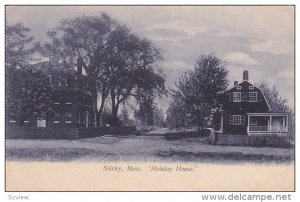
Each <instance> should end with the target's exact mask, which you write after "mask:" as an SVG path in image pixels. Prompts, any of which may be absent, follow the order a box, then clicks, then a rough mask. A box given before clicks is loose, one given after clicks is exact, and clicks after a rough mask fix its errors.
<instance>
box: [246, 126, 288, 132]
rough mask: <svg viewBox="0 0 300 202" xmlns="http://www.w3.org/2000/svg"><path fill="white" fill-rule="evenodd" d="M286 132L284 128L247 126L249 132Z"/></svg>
mask: <svg viewBox="0 0 300 202" xmlns="http://www.w3.org/2000/svg"><path fill="white" fill-rule="evenodd" d="M258 131H262V132H287V127H284V126H249V132H258Z"/></svg>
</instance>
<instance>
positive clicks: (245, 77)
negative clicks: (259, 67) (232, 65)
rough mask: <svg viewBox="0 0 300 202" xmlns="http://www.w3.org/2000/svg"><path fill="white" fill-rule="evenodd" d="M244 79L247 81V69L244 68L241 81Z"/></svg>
mask: <svg viewBox="0 0 300 202" xmlns="http://www.w3.org/2000/svg"><path fill="white" fill-rule="evenodd" d="M244 80H246V81H249V73H248V71H247V70H245V71H244V72H243V81H244Z"/></svg>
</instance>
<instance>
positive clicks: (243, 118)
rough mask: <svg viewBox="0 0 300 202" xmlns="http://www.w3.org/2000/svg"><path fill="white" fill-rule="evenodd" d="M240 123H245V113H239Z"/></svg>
mask: <svg viewBox="0 0 300 202" xmlns="http://www.w3.org/2000/svg"><path fill="white" fill-rule="evenodd" d="M241 125H245V115H241Z"/></svg>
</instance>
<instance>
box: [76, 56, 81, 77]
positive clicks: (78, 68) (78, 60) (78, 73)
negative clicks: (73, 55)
mask: <svg viewBox="0 0 300 202" xmlns="http://www.w3.org/2000/svg"><path fill="white" fill-rule="evenodd" d="M77 75H78V76H81V75H82V59H81V58H78V59H77Z"/></svg>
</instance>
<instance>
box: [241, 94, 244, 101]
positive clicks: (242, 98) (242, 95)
mask: <svg viewBox="0 0 300 202" xmlns="http://www.w3.org/2000/svg"><path fill="white" fill-rule="evenodd" d="M241 101H242V102H245V93H241Z"/></svg>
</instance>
